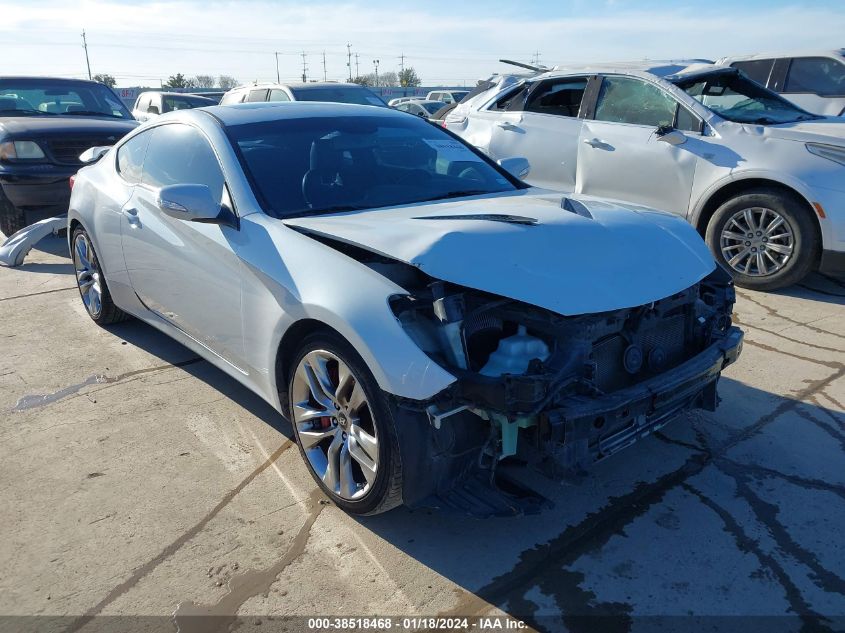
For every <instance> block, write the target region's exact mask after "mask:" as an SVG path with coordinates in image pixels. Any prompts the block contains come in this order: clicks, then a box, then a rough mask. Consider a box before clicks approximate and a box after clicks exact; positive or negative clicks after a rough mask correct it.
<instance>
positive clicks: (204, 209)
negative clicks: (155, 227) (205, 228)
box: [158, 185, 223, 224]
mask: <svg viewBox="0 0 845 633" xmlns="http://www.w3.org/2000/svg"><path fill="white" fill-rule="evenodd" d="M158 208H159V209H161V212H162V213H164V214H166V215H169V216H170V217H172V218H177V219H179V220H186V221H188V222H207V223H211V224H218V223H222V220H220V219H219V218H220V216H221V211H222V210H223V207H222V206H221V204H220V201H219V200H215V199H214V198H213V197H212V195H211V190H210V189H209V188H208V186H207V185H168V186H167V187H162V188H161V189H159V192H158Z"/></svg>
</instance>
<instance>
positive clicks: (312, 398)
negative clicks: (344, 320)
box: [291, 350, 379, 500]
mask: <svg viewBox="0 0 845 633" xmlns="http://www.w3.org/2000/svg"><path fill="white" fill-rule="evenodd" d="M291 397H292V402H293V407H292V408H293V418H294V419H293V423H294V424H295V425H296V431H297V435H298V437H299V441H300V444H301V445H302V449H303V452H304V453H305V456H306V457H307V458H308V462H309V464H310V465H311V468H312V469H313V470H314V472H315V473H316V475H317V477H319V478H320V479H321V480H322V482H323V484H324V485H325V486H326V488H328V490H330V491H331V492H333V493H334V494H336V495H337V496H339V497H340V498H342V499H345V500H354V499H360V498H361V497H363V496H364V495H366V494H367V493H368V492H369V490H370V489H371V488H372V486H373V484H374V483H375V480H376V474H377V472H378V459H379V445H378V434H377V432H376V428H375V423H374V421H373V418H372V416H373V413H372V410H371V408H370V405H369V402H368V401H367V396H366V394H365V393H364V387H363V385H362V384H361V382H360V381H359V380H358V378H357V377H356V376H355V375H354V374H353V372H352V370H351V369H350V368H349V366H348V365H347V364H346V363H344V362H343V361H342V360H341V359H340V358H339V357H338V356H336V355H335V354H333V353H331V352H329V351H325V350H314V351H311V352H309V353H308V354H306V355H305V356H304V357H303V358H302V360H301V361H300V362H299V365H298V366H297V368H296V372H295V373H294V376H293V382H292V385H291Z"/></svg>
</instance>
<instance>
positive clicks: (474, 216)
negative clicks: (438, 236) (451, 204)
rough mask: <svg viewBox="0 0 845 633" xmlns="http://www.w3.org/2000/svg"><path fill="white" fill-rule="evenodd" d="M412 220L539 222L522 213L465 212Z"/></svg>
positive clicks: (531, 224)
mask: <svg viewBox="0 0 845 633" xmlns="http://www.w3.org/2000/svg"><path fill="white" fill-rule="evenodd" d="M413 219H414V220H485V221H487V222H504V223H506V224H523V225H525V226H533V225H535V224H539V220H537V218H527V217H525V216H522V215H506V214H502V213H465V214H461V215H426V216H423V217H417V218H413Z"/></svg>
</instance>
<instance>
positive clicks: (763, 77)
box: [731, 59, 775, 86]
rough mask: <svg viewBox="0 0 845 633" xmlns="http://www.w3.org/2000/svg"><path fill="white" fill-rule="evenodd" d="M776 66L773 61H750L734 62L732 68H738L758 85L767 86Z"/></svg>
mask: <svg viewBox="0 0 845 633" xmlns="http://www.w3.org/2000/svg"><path fill="white" fill-rule="evenodd" d="M774 65H775V60H773V59H749V60H747V61H744V62H734V63H733V64H731V67H733V68H738V69H739V70H741V71H742V72H744V73H745V74H746V75H748V76H749V77H750V78H751V79H753V80H754V81H756V82H757V83H758V84H763V85H764V86H765V85H766V84H767V83H768V82H769V75H770V74H771V72H772V67H773V66H774Z"/></svg>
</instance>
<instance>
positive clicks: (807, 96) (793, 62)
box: [717, 48, 845, 116]
mask: <svg viewBox="0 0 845 633" xmlns="http://www.w3.org/2000/svg"><path fill="white" fill-rule="evenodd" d="M717 63H718V64H721V65H724V66H731V67H733V68H738V69H740V70H741V71H742V72H744V73H745V74H746V75H748V76H749V77H750V78H751V79H753V80H754V81H756V82H757V83H760V84H763V85H764V86H766V87H767V88H769V89H770V90H774V91H775V92H777V93H779V94H782V95H783V96H784V97H785V98H787V99H789V100H790V101H791V102H792V103H794V104H795V105H797V106H799V107H801V108H804V109H805V110H807V111H808V112H814V113H816V114H824V115H827V116H837V115H838V116H845V48H840V49H836V50H827V51H815V52H808V51H802V52H794V53H788V52H787V53H777V54H758V55H740V56H732V57H724V58H722V59H720V60H719V61H718V62H717Z"/></svg>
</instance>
